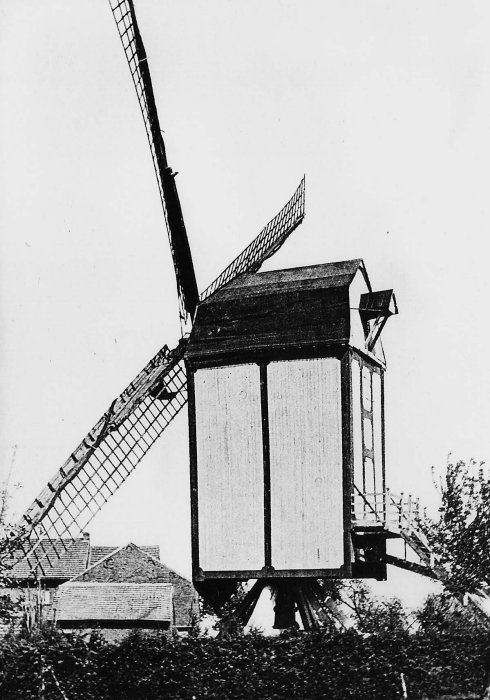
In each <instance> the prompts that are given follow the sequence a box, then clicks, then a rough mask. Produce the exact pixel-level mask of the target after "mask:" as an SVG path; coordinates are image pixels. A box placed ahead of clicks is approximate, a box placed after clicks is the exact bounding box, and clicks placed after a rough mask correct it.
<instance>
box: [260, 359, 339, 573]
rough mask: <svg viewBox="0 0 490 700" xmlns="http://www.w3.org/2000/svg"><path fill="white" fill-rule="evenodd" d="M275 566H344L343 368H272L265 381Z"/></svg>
mask: <svg viewBox="0 0 490 700" xmlns="http://www.w3.org/2000/svg"><path fill="white" fill-rule="evenodd" d="M267 383H268V397H269V433H270V464H271V531H272V532H271V537H272V565H273V566H274V567H275V568H276V569H322V568H338V567H339V566H341V565H342V563H343V559H344V556H343V493H342V421H341V385H340V361H339V360H337V359H335V358H323V359H314V360H294V361H289V362H272V363H270V364H269V366H268V374H267Z"/></svg>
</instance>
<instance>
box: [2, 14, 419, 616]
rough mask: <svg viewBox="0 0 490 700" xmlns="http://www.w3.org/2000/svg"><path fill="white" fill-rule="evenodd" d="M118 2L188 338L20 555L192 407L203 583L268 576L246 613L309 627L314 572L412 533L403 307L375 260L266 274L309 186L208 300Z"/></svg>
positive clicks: (111, 411) (48, 508)
mask: <svg viewBox="0 0 490 700" xmlns="http://www.w3.org/2000/svg"><path fill="white" fill-rule="evenodd" d="M109 4H110V7H111V11H112V13H113V16H114V19H115V22H116V26H117V29H118V33H119V36H120V38H121V42H122V45H123V49H124V53H125V55H126V58H127V61H128V65H129V68H130V71H131V77H132V80H133V82H134V85H135V88H136V92H137V96H138V101H139V104H140V108H141V112H142V116H143V120H144V125H145V129H146V133H147V137H148V142H149V146H150V151H151V156H152V161H153V166H154V169H155V174H156V179H157V183H158V189H159V194H160V199H161V203H162V207H163V212H164V217H165V224H166V229H167V233H168V237H169V243H170V248H171V251H172V258H173V264H174V269H175V274H176V281H177V290H178V295H179V302H180V320H181V323H182V327H183V329H184V330H183V336H182V338H181V340H180V342H179V344H178V345H177V347H175V348H174V349H172V350H170V349H169V348H168V347H167V346H163V348H162V349H161V350H160V351H159V352H158V353H157V355H156V356H155V357H153V358H152V359H151V360H150V362H149V363H148V364H147V365H146V366H145V367H144V368H143V369H142V371H141V372H140V373H139V374H138V375H137V376H136V377H135V379H134V380H133V381H132V382H131V383H130V384H129V385H128V387H127V388H126V389H125V390H124V391H123V392H122V393H121V394H120V395H119V396H118V397H117V398H116V399H115V400H114V401H113V402H112V403H111V405H110V407H109V408H108V410H107V411H106V413H105V414H104V415H103V416H102V417H101V418H100V420H99V421H98V422H97V423H96V424H95V426H94V427H93V428H92V430H90V431H89V433H88V434H87V436H86V437H85V438H84V439H83V440H82V442H81V443H80V445H79V446H78V447H77V448H76V449H75V450H74V451H73V453H72V454H71V455H70V456H69V458H68V459H67V460H66V462H65V463H64V464H63V465H62V467H61V468H60V469H59V470H58V471H57V472H56V473H55V475H54V476H53V478H52V479H51V480H50V481H49V482H48V484H47V485H46V487H45V488H44V489H43V491H42V492H41V493H40V494H39V496H38V497H37V498H36V499H35V501H34V502H33V504H32V505H31V506H30V508H29V509H28V510H27V511H26V512H25V514H24V515H23V517H22V519H21V521H20V522H19V525H18V528H17V530H16V531H15V532H14V533H13V534H14V535H15V537H16V541H17V539H18V537H19V536H20V539H21V541H22V551H17V553H16V556H18V557H23V558H25V559H26V561H27V562H28V564H29V566H30V567H31V569H32V571H33V573H34V574H35V573H36V572H42V571H43V567H46V566H49V565H50V564H51V561H50V558H52V557H53V556H60V555H61V554H63V552H64V551H65V550H66V548H68V547H69V546H70V543H71V542H73V541H74V540H75V538H76V537H77V536H78V534H79V533H80V532H81V531H83V530H84V529H85V528H86V527H87V525H88V523H89V522H90V521H91V519H92V518H93V517H94V515H96V513H97V512H98V510H99V509H100V508H101V507H102V506H103V505H104V503H105V502H106V501H107V500H108V499H109V498H110V497H111V495H112V494H113V493H114V492H115V491H116V490H117V489H118V488H119V486H121V484H122V483H123V482H124V481H125V480H126V478H127V477H128V476H129V475H130V474H131V472H132V471H133V470H134V469H135V468H136V467H137V465H138V464H139V462H140V461H141V459H142V458H143V457H144V455H145V454H146V452H147V451H148V450H149V449H150V448H151V447H152V445H153V444H154V443H155V441H156V440H157V439H158V438H159V437H160V435H161V434H162V433H163V432H164V430H165V429H166V427H167V426H168V425H169V423H170V422H171V421H172V420H173V418H174V417H175V416H176V415H177V414H178V413H179V412H180V411H181V409H182V408H183V407H184V406H185V404H186V403H187V399H189V431H190V472H191V476H190V482H191V511H192V557H193V579H194V582H195V585H196V587H197V588H198V590H199V591H200V592H201V593H202V595H203V596H204V597H206V598H208V599H209V600H210V601H211V602H213V603H214V604H216V605H217V606H218V607H219V605H220V604H222V603H223V602H224V601H226V600H227V599H229V597H230V596H231V595H232V593H233V592H234V591H235V590H236V586H237V583H238V582H239V581H243V580H248V579H256V580H257V583H256V584H255V585H254V586H253V587H252V588H251V589H250V590H249V592H248V593H247V596H246V598H245V600H244V601H243V603H242V613H243V614H242V617H243V618H244V619H246V618H248V617H249V616H250V614H251V612H252V610H253V607H254V605H255V603H256V602H257V599H258V596H259V595H260V592H261V590H262V589H263V587H264V586H265V585H270V586H272V587H273V588H274V590H275V591H276V613H277V614H276V622H277V626H279V627H281V626H288V624H290V622H291V619H292V618H294V610H295V609H296V608H297V609H298V610H299V611H300V613H301V617H302V619H303V623H304V625H305V627H308V626H313V624H315V621H316V622H318V620H319V619H320V618H321V615H320V614H319V613H318V610H319V607H318V606H319V605H320V607H321V597H322V594H321V591H320V590H319V588H318V583H317V579H319V578H325V579H326V578H349V577H373V578H384V577H385V576H386V562H387V561H388V559H387V555H386V539H387V537H389V536H392V535H393V532H391V531H390V527H389V511H390V509H393V507H394V506H395V507H396V509H398V510H397V518H398V520H399V523H398V525H399V532H402V533H405V534H406V533H409V534H410V537H412V535H413V532H414V525H413V522H412V521H410V520H408V521H405V520H403V518H402V515H403V512H402V511H403V507H404V504H403V503H402V500H400V502H399V503H398V502H395V501H394V500H393V498H392V497H389V496H387V491H386V488H385V457H384V399H383V376H384V370H385V360H384V354H383V350H382V346H381V341H380V333H381V331H382V329H383V326H384V324H385V322H386V320H387V318H388V317H389V316H391V315H392V314H394V313H397V307H396V301H395V297H394V295H393V292H392V291H391V290H387V291H382V292H376V291H373V289H372V288H371V284H370V281H369V278H368V276H367V272H366V269H365V267H364V264H363V262H362V260H351V261H346V262H340V263H327V264H324V265H315V266H312V267H302V268H295V269H291V270H280V271H275V272H266V273H258V270H259V269H260V267H261V265H262V263H263V262H264V261H265V260H266V259H268V258H270V257H271V256H272V255H273V254H274V253H275V252H276V251H277V250H278V249H279V248H280V246H281V245H282V244H283V243H284V241H285V240H286V239H287V238H288V236H289V235H290V234H291V233H292V232H293V231H294V230H295V229H296V228H297V226H298V225H299V224H300V223H301V222H302V220H303V217H304V197H305V183H304V178H303V180H302V181H301V183H300V185H299V187H298V188H297V190H296V191H295V193H294V194H293V196H292V197H291V199H290V200H289V201H288V202H287V204H286V205H285V206H284V208H283V209H282V210H281V211H280V212H279V213H278V214H277V215H276V216H275V217H274V218H273V219H271V221H270V222H269V223H268V224H267V225H266V226H265V227H264V229H263V230H262V231H261V232H260V233H259V234H258V236H257V237H256V238H255V239H254V240H253V241H252V243H251V244H250V245H249V246H248V247H247V248H246V249H245V250H244V251H243V252H242V253H241V254H240V255H239V256H238V257H237V258H236V259H235V260H234V261H233V262H232V263H231V264H230V265H229V266H228V267H227V268H226V269H225V270H224V271H223V272H222V273H221V274H220V275H219V276H218V277H217V278H216V280H215V281H214V282H213V284H211V285H210V286H209V287H208V288H207V289H206V290H204V291H203V292H202V293H201V294H199V292H198V287H197V284H196V279H195V274H194V268H193V263H192V257H191V251H190V246H189V242H188V238H187V233H186V228H185V224H184V218H183V214H182V209H181V206H180V202H179V197H178V193H177V187H176V182H175V173H174V172H173V171H172V169H171V168H170V166H169V164H168V161H167V155H166V149H165V144H164V141H163V137H162V130H161V128H160V123H159V119H158V114H157V110H156V105H155V98H154V95H153V88H152V83H151V78H150V73H149V68H148V61H147V57H146V53H145V49H144V46H143V42H142V39H141V35H140V33H139V29H138V25H137V22H136V16H135V11H134V6H133V2H132V0H121V1H118V0H109ZM189 329H191V332H190V335H189V332H188V331H189ZM403 517H405V515H403ZM414 522H415V521H414ZM407 523H408V524H407ZM397 536H398V535H397ZM403 536H405V535H403ZM407 536H408V535H407ZM417 542H418V544H420V541H419V540H417ZM417 546H418V545H417ZM419 549H420V547H419ZM422 549H423V548H422ZM422 549H420V551H422ZM425 554H427V552H425ZM425 554H424V556H425ZM427 556H428V555H427ZM391 563H397V562H396V561H394V558H393V557H391ZM400 565H402V564H400ZM426 568H427V571H428V572H429V575H430V569H429V567H426ZM277 611H279V612H277ZM283 613H284V614H283ZM277 618H279V619H277Z"/></svg>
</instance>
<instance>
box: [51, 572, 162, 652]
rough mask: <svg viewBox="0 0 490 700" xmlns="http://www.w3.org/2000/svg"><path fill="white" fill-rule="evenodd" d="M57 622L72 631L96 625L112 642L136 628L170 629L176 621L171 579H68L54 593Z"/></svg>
mask: <svg viewBox="0 0 490 700" xmlns="http://www.w3.org/2000/svg"><path fill="white" fill-rule="evenodd" d="M55 600H56V604H55V621H56V626H57V627H59V628H60V629H64V630H67V631H69V632H80V633H90V632H92V631H93V630H94V629H97V630H98V631H99V632H100V634H102V636H103V637H104V638H105V639H106V640H107V641H110V642H117V641H120V640H121V639H122V638H123V637H125V636H127V635H128V634H129V633H130V632H132V631H134V630H142V631H144V632H145V633H151V632H158V633H161V632H163V631H166V632H169V631H170V630H171V629H172V627H173V625H172V622H173V605H172V584H170V583H80V582H71V581H70V582H69V583H65V584H63V585H62V586H60V588H59V589H58V592H57V594H56V597H55Z"/></svg>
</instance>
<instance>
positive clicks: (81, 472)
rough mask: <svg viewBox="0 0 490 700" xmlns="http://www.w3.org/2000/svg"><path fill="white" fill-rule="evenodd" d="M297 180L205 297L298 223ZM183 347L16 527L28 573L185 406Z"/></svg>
mask: <svg viewBox="0 0 490 700" xmlns="http://www.w3.org/2000/svg"><path fill="white" fill-rule="evenodd" d="M304 214H305V178H304V177H303V179H302V180H301V182H300V184H299V186H298V188H297V189H296V191H295V193H294V194H293V196H292V197H291V199H290V200H289V201H288V203H287V204H286V205H285V206H284V207H283V208H282V209H281V211H280V212H279V213H278V214H277V215H276V216H275V217H274V218H273V219H271V221H269V223H268V224H267V225H266V226H265V227H264V228H263V229H262V231H261V232H260V233H259V234H258V236H257V237H256V238H255V239H254V240H253V241H252V243H251V244H250V245H249V246H247V248H245V250H244V251H243V252H242V253H241V254H240V255H239V256H238V257H237V258H235V260H233V262H232V263H230V265H229V266H228V267H227V268H226V269H225V270H224V271H223V272H222V273H221V275H219V276H218V277H217V278H216V280H215V281H214V282H213V283H212V284H211V285H210V286H209V287H208V288H207V289H206V290H205V291H204V292H203V294H202V295H201V299H205V298H207V297H209V296H210V295H211V294H212V293H213V292H215V291H216V290H217V289H219V288H220V287H221V286H223V285H224V284H226V283H228V282H230V281H231V280H232V279H234V278H235V277H236V276H237V275H239V274H242V273H245V272H254V271H256V270H258V269H259V268H260V266H261V265H262V263H263V262H264V261H265V260H267V259H268V258H269V257H270V256H271V255H273V254H274V253H275V252H276V251H277V250H278V249H279V248H280V247H281V246H282V244H283V243H284V242H285V240H286V239H287V237H288V236H289V235H290V234H291V233H292V232H293V231H294V230H295V228H297V226H299V224H300V223H301V222H302V221H303V218H304ZM186 345H187V341H186V340H185V339H182V340H181V341H180V343H179V345H178V346H177V347H176V348H175V349H174V350H169V349H168V347H167V346H164V347H163V348H162V350H160V351H159V352H158V353H157V354H156V355H155V357H153V358H152V359H151V360H150V362H149V363H148V364H147V365H146V366H145V367H144V368H143V369H142V370H141V372H140V373H139V374H138V375H137V377H136V378H135V379H134V380H133V381H132V382H131V384H130V385H129V386H128V387H127V388H126V389H125V390H124V391H123V392H122V394H121V395H120V396H119V397H118V398H117V399H116V400H115V401H114V402H113V403H112V404H111V406H110V408H109V409H108V410H107V411H106V413H104V415H103V416H102V418H100V420H99V421H97V423H96V424H95V426H94V427H93V428H92V430H90V431H89V433H88V434H87V436H86V437H85V438H84V439H83V440H82V442H81V443H80V445H79V446H78V447H77V448H76V450H75V451H74V452H73V453H72V454H71V455H70V457H69V458H68V459H67V460H66V462H65V463H64V464H63V466H62V467H61V468H60V469H59V470H58V471H57V472H56V474H55V475H54V477H53V478H52V479H51V480H50V481H49V482H48V484H47V486H46V487H45V488H44V489H43V490H42V491H41V493H40V494H39V496H38V497H37V498H36V500H35V501H34V503H33V504H32V505H31V506H30V507H29V508H28V510H27V511H26V512H25V514H24V515H23V516H22V518H21V520H20V521H19V523H18V526H19V528H20V529H21V532H22V533H23V537H24V546H23V550H22V552H19V556H18V557H17V558H18V559H23V558H26V559H27V562H28V563H29V566H30V568H31V570H32V571H33V573H36V572H38V573H40V574H41V575H42V573H43V571H44V568H45V567H49V566H51V558H52V556H53V553H54V555H55V556H58V557H59V556H61V555H62V554H63V551H65V550H66V549H67V548H68V547H69V546H70V544H71V543H72V542H73V541H74V539H75V537H76V536H77V535H79V534H80V533H81V532H82V531H83V530H84V529H85V528H86V527H87V525H88V524H89V523H90V521H91V520H92V518H93V517H94V516H95V515H96V514H97V512H98V511H99V510H100V509H101V508H102V506H103V505H104V504H105V503H106V502H107V501H108V499H109V498H110V497H111V496H112V495H113V494H114V493H115V492H116V490H117V489H118V488H119V487H120V486H121V485H122V484H123V483H124V481H125V480H126V479H127V477H128V476H129V475H130V474H131V472H132V471H133V470H134V469H135V468H136V466H137V465H138V464H139V462H140V461H141V459H142V458H143V457H144V455H145V454H146V453H147V452H148V450H149V449H150V447H151V446H152V445H153V444H154V443H155V442H156V440H157V439H158V438H159V437H160V435H161V434H162V433H163V431H164V430H165V428H166V427H167V426H168V425H169V423H170V422H171V421H172V420H173V419H174V418H175V416H176V415H177V414H178V413H179V411H180V410H181V409H182V408H183V407H184V405H185V404H186V402H187V385H186V377H185V369H184V363H183V356H184V352H185V348H186Z"/></svg>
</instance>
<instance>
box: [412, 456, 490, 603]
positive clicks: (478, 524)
mask: <svg viewBox="0 0 490 700" xmlns="http://www.w3.org/2000/svg"><path fill="white" fill-rule="evenodd" d="M436 486H437V487H438V490H439V492H440V496H441V505H440V508H439V517H438V518H437V519H434V520H427V521H426V522H425V523H422V526H423V528H424V530H425V534H426V536H427V538H428V540H429V543H430V546H431V549H432V551H433V552H434V554H435V556H436V558H437V562H438V565H439V566H440V567H441V568H442V570H443V572H444V585H445V587H446V589H447V590H448V591H450V592H451V593H454V594H456V595H458V594H459V595H462V594H464V593H467V592H468V593H471V592H475V591H477V590H478V589H479V588H480V587H481V586H482V584H487V585H488V584H489V583H490V475H489V474H488V470H486V469H484V467H483V464H477V463H476V462H475V461H474V460H470V461H469V462H468V463H466V462H463V461H459V462H457V463H452V462H449V463H448V465H447V467H446V472H445V474H444V476H443V477H442V478H441V479H440V480H439V483H438V484H436Z"/></svg>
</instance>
